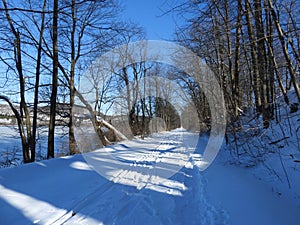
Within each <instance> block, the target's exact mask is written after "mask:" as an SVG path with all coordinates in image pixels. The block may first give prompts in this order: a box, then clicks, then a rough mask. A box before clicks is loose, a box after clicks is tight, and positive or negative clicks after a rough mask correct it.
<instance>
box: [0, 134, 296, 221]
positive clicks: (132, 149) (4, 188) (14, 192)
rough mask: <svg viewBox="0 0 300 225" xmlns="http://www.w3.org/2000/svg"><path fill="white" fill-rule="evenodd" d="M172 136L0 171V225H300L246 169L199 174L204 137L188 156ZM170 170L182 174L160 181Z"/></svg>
mask: <svg viewBox="0 0 300 225" xmlns="http://www.w3.org/2000/svg"><path fill="white" fill-rule="evenodd" d="M176 135H178V131H177V133H172V132H168V133H164V134H163V138H162V137H161V136H160V135H156V136H153V137H151V138H146V139H145V140H133V141H127V142H123V143H120V144H117V145H114V146H110V147H107V148H106V149H100V150H98V151H95V152H92V153H87V154H89V156H90V157H89V158H90V159H94V160H95V161H94V162H93V163H92V164H89V163H87V161H86V160H85V159H86V157H83V155H75V156H69V157H64V158H58V159H53V160H48V161H41V162H37V163H33V164H28V165H22V166H20V167H16V168H10V169H1V170H0V212H1V219H0V224H10V225H12V224H16V225H20V224H88V225H90V224H105V225H112V224H115V225H116V224H117V225H119V224H120V225H132V224H145V225H147V224H149V225H150V224H151V225H154V224H155V225H160V224H162V225H176V224H182V225H187V224H188V225H190V224H191V225H196V224H197V225H198V224H212V225H216V224H233V225H241V224H243V225H248V224H249V225H253V224H257V225H268V224H272V225H277V224H278V225H282V224H289V225H298V224H299V221H300V208H299V205H297V204H296V203H297V202H296V201H292V200H291V199H287V198H285V196H283V195H282V196H280V195H278V194H276V193H274V192H272V191H271V190H270V188H269V186H268V185H267V184H266V183H265V182H263V181H259V180H258V179H256V178H255V177H254V176H252V175H251V174H250V173H249V171H248V170H247V169H245V168H241V167H237V166H233V165H229V164H225V163H224V160H223V157H224V156H223V154H219V156H218V158H217V159H216V160H215V161H214V162H213V163H212V164H211V166H210V167H209V168H208V169H207V170H205V171H204V172H200V170H199V169H198V167H197V166H196V165H197V163H199V162H201V153H202V152H201V151H203V149H204V148H205V146H204V145H205V143H206V141H207V137H200V140H199V143H202V144H203V146H201V145H198V149H197V150H196V151H195V152H191V151H190V150H189V149H186V150H185V149H182V148H181V149H178V146H181V147H182V145H180V141H181V139H179V138H176V141H173V142H171V141H170V140H174V137H177V136H176ZM191 135H192V134H191ZM166 140H167V141H166ZM157 143H159V144H158V145H157ZM184 154H186V155H184ZM100 159H102V160H100ZM186 159H187V160H186ZM161 162H163V164H161ZM116 164H118V166H116ZM167 164H168V166H166V165H167ZM120 165H121V166H120ZM171 165H180V167H181V168H180V169H179V170H178V171H177V172H176V173H174V174H173V175H172V176H171V177H167V176H165V175H164V173H161V171H160V169H165V170H172V169H174V167H172V166H171ZM159 166H160V167H159ZM99 167H100V168H101V167H102V168H104V169H103V170H100V174H101V173H104V174H102V176H101V175H100V174H99ZM141 168H143V169H141ZM175 168H176V170H177V169H178V167H175ZM153 169H154V170H155V169H157V170H156V173H153V172H152V170H153ZM97 171H98V172H97ZM103 175H104V176H103Z"/></svg>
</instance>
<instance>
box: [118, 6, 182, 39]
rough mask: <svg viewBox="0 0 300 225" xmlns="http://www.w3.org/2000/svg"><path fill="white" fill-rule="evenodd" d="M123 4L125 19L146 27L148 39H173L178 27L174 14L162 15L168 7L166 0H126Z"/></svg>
mask: <svg viewBox="0 0 300 225" xmlns="http://www.w3.org/2000/svg"><path fill="white" fill-rule="evenodd" d="M123 5H124V8H125V10H124V17H125V19H127V20H130V21H132V22H135V23H137V24H139V25H140V26H142V27H144V29H145V31H146V33H147V38H148V39H155V40H172V39H173V34H174V31H175V27H176V24H175V21H174V18H173V15H172V13H169V14H167V15H163V16H162V14H163V10H165V9H167V8H168V6H167V5H166V0H126V1H124V2H123Z"/></svg>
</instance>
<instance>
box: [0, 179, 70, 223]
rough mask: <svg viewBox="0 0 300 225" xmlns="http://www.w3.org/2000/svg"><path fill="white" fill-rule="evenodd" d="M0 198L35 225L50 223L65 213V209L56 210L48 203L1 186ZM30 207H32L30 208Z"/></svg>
mask: <svg viewBox="0 0 300 225" xmlns="http://www.w3.org/2000/svg"><path fill="white" fill-rule="evenodd" d="M0 198H2V199H3V200H5V201H6V202H7V203H8V204H10V205H11V206H13V207H14V208H16V209H18V210H19V211H20V212H21V213H22V214H23V215H24V216H25V217H26V218H28V220H30V221H33V223H36V224H37V223H38V224H46V223H47V224H49V223H52V222H54V221H55V220H56V219H58V218H60V217H61V216H62V215H64V214H65V213H66V210H65V209H60V208H57V207H55V206H53V205H51V204H49V203H48V202H44V201H41V200H38V199H35V198H33V197H31V196H28V195H25V194H23V193H19V192H16V191H13V190H10V189H8V188H5V187H4V186H2V185H0ZM32 205H34V207H31V206H32ZM41 209H43V210H41ZM49 215H53V217H51V216H50V217H49ZM41 218H42V219H41Z"/></svg>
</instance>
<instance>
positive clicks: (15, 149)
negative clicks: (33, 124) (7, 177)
mask: <svg viewBox="0 0 300 225" xmlns="http://www.w3.org/2000/svg"><path fill="white" fill-rule="evenodd" d="M67 129H68V128H67V127H61V126H58V127H56V133H55V154H57V155H64V154H68V152H69V151H68V137H67V135H65V134H66V132H67ZM47 143H48V129H47V127H39V128H38V130H37V146H36V157H37V160H40V159H43V158H45V157H46V156H47ZM21 163H22V147H21V139H20V136H19V133H18V129H17V126H11V125H10V126H0V168H1V167H11V166H17V165H20V164H21Z"/></svg>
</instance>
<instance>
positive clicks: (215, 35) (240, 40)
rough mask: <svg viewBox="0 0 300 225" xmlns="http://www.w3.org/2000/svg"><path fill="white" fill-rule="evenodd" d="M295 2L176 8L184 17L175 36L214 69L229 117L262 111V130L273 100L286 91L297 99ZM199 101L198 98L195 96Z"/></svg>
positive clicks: (255, 0) (225, 1)
mask: <svg viewBox="0 0 300 225" xmlns="http://www.w3.org/2000/svg"><path fill="white" fill-rule="evenodd" d="M299 4H300V3H299V1H295V0H281V1H274V0H222V1H216V0H211V1H201V0H197V1H189V2H186V3H185V4H183V5H181V6H180V7H175V10H177V13H178V14H179V15H187V16H186V17H185V18H189V19H188V22H187V23H186V25H185V26H183V27H181V28H180V29H179V30H178V32H177V40H178V41H179V42H180V43H181V44H183V45H184V46H186V47H188V48H190V49H192V50H193V51H194V52H195V53H197V54H198V55H199V56H201V58H203V59H205V62H206V63H207V64H208V65H209V67H210V68H211V69H212V70H213V71H214V73H215V74H216V76H217V77H218V79H219V82H220V84H221V86H222V88H223V91H224V96H225V100H226V105H227V113H228V114H229V118H228V119H229V121H231V122H234V121H236V120H237V119H238V118H239V116H240V115H241V113H243V111H245V110H246V109H247V108H254V109H255V112H256V115H257V116H259V115H262V120H263V126H264V127H265V128H267V127H268V126H269V123H270V120H272V119H274V118H275V114H276V113H275V110H276V98H277V97H279V96H281V95H283V97H284V100H285V103H286V104H288V105H289V104H292V103H293V102H290V99H289V97H288V94H287V93H288V91H291V92H295V93H296V95H297V98H298V102H297V103H296V104H298V103H299V101H300V89H299V66H300V58H299V52H300V48H299V47H300V22H299V19H300V17H299V10H300V5H299ZM198 99H199V98H198Z"/></svg>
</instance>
